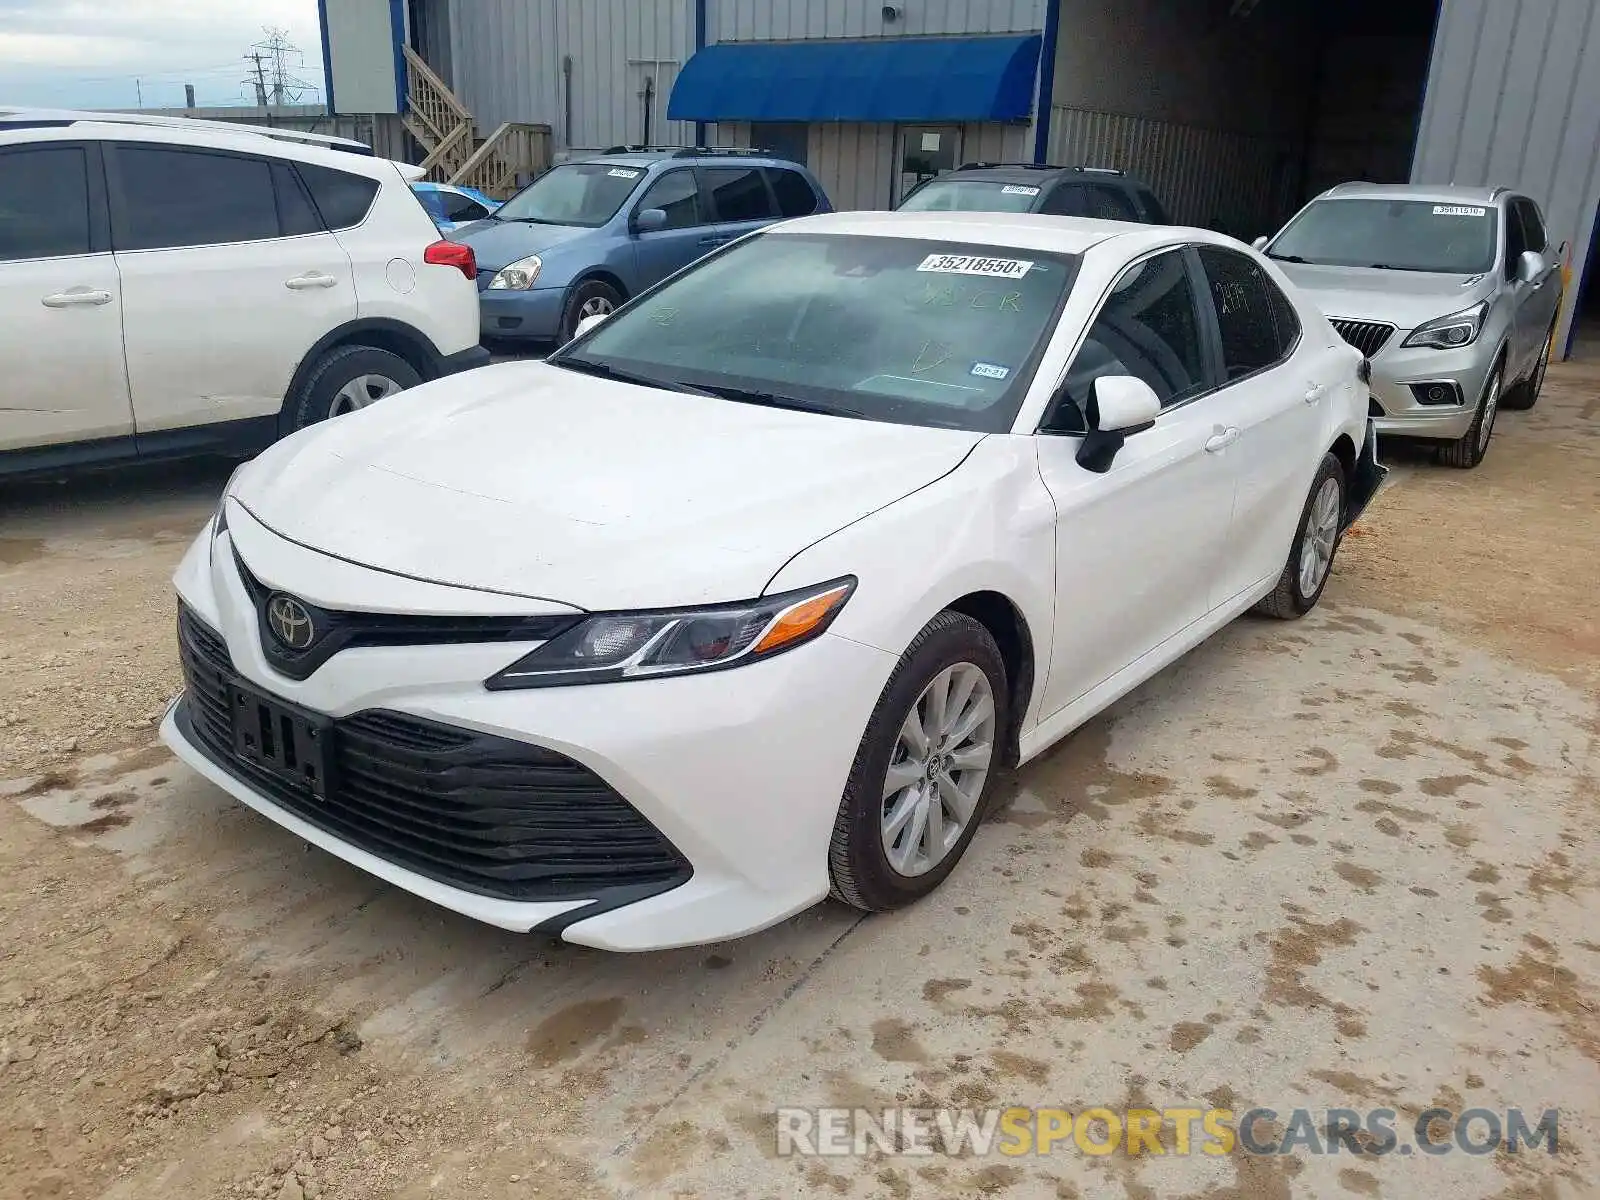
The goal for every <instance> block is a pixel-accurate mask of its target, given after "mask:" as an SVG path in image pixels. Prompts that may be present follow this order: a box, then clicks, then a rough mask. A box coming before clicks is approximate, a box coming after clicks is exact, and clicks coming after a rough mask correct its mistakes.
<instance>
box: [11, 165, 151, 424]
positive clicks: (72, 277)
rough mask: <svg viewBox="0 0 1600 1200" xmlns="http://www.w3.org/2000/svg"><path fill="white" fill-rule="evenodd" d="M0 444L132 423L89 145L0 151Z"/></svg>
mask: <svg viewBox="0 0 1600 1200" xmlns="http://www.w3.org/2000/svg"><path fill="white" fill-rule="evenodd" d="M0 326H3V328H0V379H3V380H4V381H5V382H4V383H3V384H0V451H4V450H19V449H23V448H26V447H32V446H48V445H54V444H57V443H61V442H71V441H81V440H89V439H94V438H109V437H118V436H123V435H127V434H130V433H132V432H133V408H132V405H131V404H130V403H129V401H128V379H127V374H126V371H125V369H124V367H123V361H122V285H121V283H120V281H119V280H118V278H117V264H116V260H115V259H114V258H113V257H112V255H111V244H110V237H109V231H108V229H107V227H106V208H105V187H104V175H103V174H102V172H101V169H100V150H99V147H98V145H97V144H96V143H94V142H37V143H27V144H23V145H16V146H10V147H7V148H5V149H0Z"/></svg>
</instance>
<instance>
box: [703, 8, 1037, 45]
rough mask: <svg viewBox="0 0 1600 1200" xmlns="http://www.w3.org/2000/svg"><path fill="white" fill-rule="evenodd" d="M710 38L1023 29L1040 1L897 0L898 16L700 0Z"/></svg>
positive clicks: (1031, 26) (1029, 26)
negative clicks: (888, 18)
mask: <svg viewBox="0 0 1600 1200" xmlns="http://www.w3.org/2000/svg"><path fill="white" fill-rule="evenodd" d="M706 3H707V5H708V6H709V7H708V10H707V13H708V15H707V22H706V23H707V25H708V26H709V28H708V29H707V31H706V40H707V41H710V42H752V41H798V40H800V39H803V38H868V37H902V36H912V37H915V36H919V35H924V34H940V33H948V34H959V33H968V34H973V33H1028V32H1031V31H1033V30H1036V29H1039V28H1041V27H1042V26H1043V23H1044V5H1045V0H900V2H899V3H898V5H897V7H899V8H900V9H902V10H903V12H904V16H902V17H901V18H900V19H899V20H897V21H885V20H884V19H883V7H884V6H883V3H882V0H706Z"/></svg>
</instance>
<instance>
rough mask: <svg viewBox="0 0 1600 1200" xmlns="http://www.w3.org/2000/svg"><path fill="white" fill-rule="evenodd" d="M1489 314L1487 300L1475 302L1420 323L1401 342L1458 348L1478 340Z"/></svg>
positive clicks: (1438, 348) (1439, 347)
mask: <svg viewBox="0 0 1600 1200" xmlns="http://www.w3.org/2000/svg"><path fill="white" fill-rule="evenodd" d="M1488 315H1489V302H1488V301H1487V300H1485V301H1482V302H1481V303H1478V304H1474V305H1473V306H1472V307H1471V308H1469V309H1465V310H1464V311H1462V312H1458V313H1452V314H1451V315H1450V316H1448V317H1440V318H1439V319H1438V320H1437V321H1429V322H1428V323H1427V324H1426V325H1418V326H1417V327H1416V329H1415V330H1413V331H1412V334H1411V336H1410V337H1408V338H1407V339H1406V340H1405V341H1404V342H1402V343H1401V344H1402V345H1404V346H1429V347H1432V348H1433V349H1435V350H1456V349H1459V348H1460V347H1462V346H1470V345H1472V343H1473V342H1475V341H1477V339H1478V334H1479V333H1480V332H1481V331H1482V329H1483V319H1484V317H1486V316H1488Z"/></svg>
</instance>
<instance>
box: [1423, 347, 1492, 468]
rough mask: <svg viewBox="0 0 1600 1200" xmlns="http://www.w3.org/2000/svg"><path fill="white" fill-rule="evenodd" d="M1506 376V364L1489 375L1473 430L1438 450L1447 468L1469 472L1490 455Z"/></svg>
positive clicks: (1473, 423) (1441, 460)
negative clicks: (1495, 420) (1490, 445)
mask: <svg viewBox="0 0 1600 1200" xmlns="http://www.w3.org/2000/svg"><path fill="white" fill-rule="evenodd" d="M1505 376H1506V368H1505V364H1504V363H1502V364H1500V365H1499V366H1497V367H1496V368H1495V369H1494V370H1493V371H1491V372H1490V373H1489V378H1488V380H1487V381H1486V382H1485V383H1484V385H1483V395H1481V396H1479V397H1478V412H1477V415H1476V416H1474V417H1473V418H1472V428H1470V429H1468V430H1467V431H1466V433H1464V434H1462V435H1461V436H1460V437H1458V438H1457V439H1456V440H1455V441H1453V442H1446V443H1445V444H1444V445H1442V446H1440V447H1439V455H1438V458H1439V461H1440V462H1442V463H1443V464H1444V465H1445V466H1447V467H1457V468H1459V469H1460V470H1463V471H1470V470H1472V468H1473V467H1476V466H1477V465H1478V464H1479V463H1481V462H1482V461H1483V456H1484V455H1485V454H1487V453H1488V452H1489V439H1490V438H1491V437H1493V436H1494V419H1495V417H1496V416H1498V415H1499V412H1500V401H1501V398H1502V397H1501V393H1502V392H1503V390H1504V385H1505Z"/></svg>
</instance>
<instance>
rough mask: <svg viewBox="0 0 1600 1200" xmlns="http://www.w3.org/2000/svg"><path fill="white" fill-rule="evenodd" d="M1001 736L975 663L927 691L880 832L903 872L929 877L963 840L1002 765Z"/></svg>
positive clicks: (889, 781)
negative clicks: (997, 758)
mask: <svg viewBox="0 0 1600 1200" xmlns="http://www.w3.org/2000/svg"><path fill="white" fill-rule="evenodd" d="M994 735H995V702H994V691H993V689H992V688H991V686H990V684H989V677H988V676H987V675H985V674H984V673H983V671H982V670H981V669H980V668H978V667H977V666H975V665H974V664H972V663H968V662H961V663H956V664H954V665H953V666H949V667H946V668H945V669H944V670H942V671H940V672H939V674H937V675H935V676H934V677H933V679H932V681H931V682H929V684H928V686H927V687H925V688H923V690H922V694H921V695H920V696H918V697H917V701H916V703H915V704H913V705H912V706H911V711H910V712H908V713H907V714H906V716H905V719H904V720H903V721H902V722H901V724H900V732H899V735H898V737H897V738H896V739H895V747H894V751H893V753H892V755H891V756H890V760H889V769H888V771H887V772H886V774H885V776H884V782H883V807H882V816H881V825H880V833H881V835H882V838H883V849H884V852H885V854H886V855H887V856H888V859H889V865H890V866H891V867H892V868H893V869H894V870H895V871H896V872H897V873H898V874H900V875H904V876H917V875H923V874H926V873H927V872H928V871H931V870H933V869H934V868H935V867H937V866H938V865H939V864H940V863H941V862H943V861H944V860H945V858H946V857H947V856H948V855H949V854H950V852H951V850H953V849H954V848H955V846H956V845H957V843H959V842H960V841H961V837H962V835H963V834H964V833H965V832H966V829H967V826H968V825H970V824H971V822H972V820H973V816H974V814H975V813H976V811H977V807H978V800H979V798H980V797H981V796H982V795H983V785H984V780H985V779H987V778H988V775H989V768H990V766H991V764H992V763H993V761H994Z"/></svg>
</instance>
